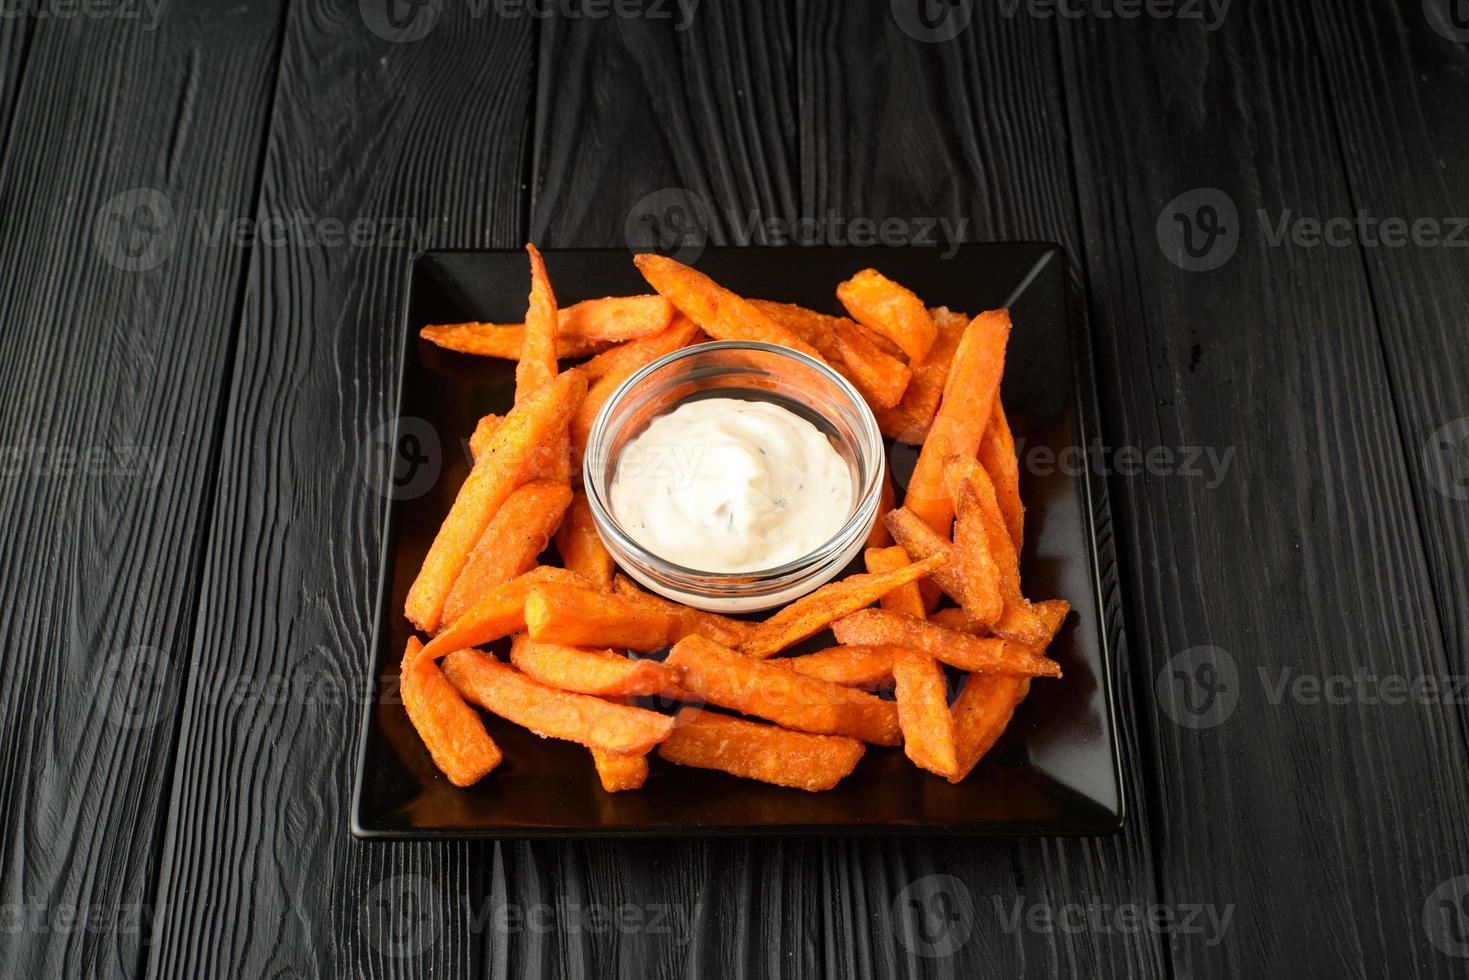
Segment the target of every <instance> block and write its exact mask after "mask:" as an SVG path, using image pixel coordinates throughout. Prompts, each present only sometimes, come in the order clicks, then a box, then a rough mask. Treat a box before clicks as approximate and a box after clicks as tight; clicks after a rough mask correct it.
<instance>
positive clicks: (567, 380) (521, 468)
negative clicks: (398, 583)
mask: <svg viewBox="0 0 1469 980" xmlns="http://www.w3.org/2000/svg"><path fill="white" fill-rule="evenodd" d="M585 394H586V381H585V379H583V378H582V376H581V374H580V373H579V372H577V371H576V370H574V369H573V370H571V371H567V372H565V373H563V374H560V375H558V376H557V377H556V378H554V379H553V380H552V381H551V382H550V383H549V384H545V385H542V386H541V387H540V388H538V389H537V390H536V391H535V392H533V393H532V394H530V395H529V396H527V397H526V399H525V400H524V401H523V402H522V403H521V404H519V405H517V406H516V407H515V408H514V409H512V410H511V412H510V414H509V415H507V416H506V417H505V421H504V422H503V423H501V424H500V426H499V427H498V428H496V430H495V433H494V435H493V436H492V437H491V438H490V440H489V445H487V446H486V447H485V451H484V454H483V455H482V456H480V457H479V458H478V459H476V460H475V464H474V469H472V470H471V471H470V473H469V477H468V478H467V479H466V480H465V481H464V485H463V486H461V487H460V488H459V495H458V496H457V497H456V498H455V499H454V505H453V506H452V507H451V508H450V509H449V514H448V516H447V517H445V518H444V523H443V525H442V526H441V527H440V528H439V533H438V535H437V536H436V537H435V538H434V542H433V545H432V546H430V548H429V551H428V555H427V556H425V558H424V560H423V567H422V568H421V569H420V570H419V572H418V577H417V578H416V579H415V580H414V582H413V585H412V587H411V588H410V589H409V590H408V600H407V602H406V603H405V609H404V612H405V613H406V615H407V616H408V619H409V620H410V621H411V622H412V623H413V624H414V625H415V626H417V627H418V628H419V629H420V630H423V631H424V632H425V633H432V632H434V631H435V630H436V629H438V626H439V621H440V619H441V617H442V616H443V612H444V601H445V600H446V599H447V598H448V597H449V590H450V589H451V588H453V586H454V580H455V579H457V578H458V577H459V572H460V571H461V570H462V569H463V568H464V563H465V562H466V561H467V560H468V558H469V551H470V549H471V548H473V547H474V544H475V542H476V541H478V540H479V536H480V535H481V534H483V533H484V530H485V525H487V524H489V522H490V518H491V517H492V516H494V513H495V511H497V510H499V509H500V505H501V504H503V503H504V502H505V498H506V497H508V496H510V494H511V492H512V491H513V490H514V489H515V488H516V487H518V486H519V485H520V484H522V483H525V482H526V478H527V476H528V475H530V473H531V471H532V470H533V469H534V468H535V467H536V465H537V462H538V460H540V459H541V457H542V452H541V451H542V450H543V449H544V447H545V445H546V444H547V443H548V442H549V443H554V442H555V440H556V437H557V436H558V435H559V433H560V431H561V430H562V429H563V427H564V426H565V425H566V424H567V422H568V421H569V420H570V418H571V415H572V413H573V412H574V411H576V407H577V406H578V405H579V404H580V403H581V400H582V398H583V397H584V396H585Z"/></svg>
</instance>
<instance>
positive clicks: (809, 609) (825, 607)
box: [740, 554, 949, 660]
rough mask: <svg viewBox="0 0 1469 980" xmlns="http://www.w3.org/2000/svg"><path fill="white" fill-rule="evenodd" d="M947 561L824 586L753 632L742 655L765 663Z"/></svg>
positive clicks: (927, 560) (932, 560)
mask: <svg viewBox="0 0 1469 980" xmlns="http://www.w3.org/2000/svg"><path fill="white" fill-rule="evenodd" d="M948 561H949V556H948V555H947V554H940V555H931V556H929V557H928V558H925V559H923V560H922V561H915V562H913V563H911V564H908V565H904V566H903V567H901V568H898V569H895V570H894V571H891V572H883V573H881V574H876V575H874V574H871V573H869V574H866V575H852V576H849V577H847V578H844V579H842V580H841V581H839V582H830V583H828V584H826V585H823V586H822V587H821V588H819V589H817V590H816V591H815V592H811V593H809V594H807V595H804V596H802V597H801V598H799V599H797V600H796V601H795V602H793V603H791V604H790V605H789V606H786V607H785V608H784V609H782V610H780V611H779V612H777V613H776V614H775V615H774V616H771V617H770V618H769V619H767V620H766V621H765V622H763V623H761V624H760V625H759V626H756V627H755V628H754V629H753V630H751V631H750V635H749V636H748V637H746V639H745V641H744V643H742V644H740V652H741V653H743V654H745V655H746V656H749V657H755V658H757V659H762V660H763V659H764V658H766V657H769V656H771V655H772V654H775V653H779V652H780V651H781V650H784V649H785V648H786V647H788V646H793V645H795V644H797V643H800V642H801V641H802V640H804V639H806V638H807V637H808V636H814V635H816V634H817V633H819V632H821V631H822V630H823V629H825V628H826V627H827V626H829V625H830V624H831V623H833V622H835V621H836V620H838V619H840V618H841V617H843V616H845V615H847V614H848V613H850V612H854V611H856V610H858V609H861V608H862V607H863V606H868V605H871V604H872V603H874V602H876V601H877V600H878V599H881V598H882V597H883V596H885V595H887V594H888V593H889V592H891V591H892V590H893V589H896V588H898V587H899V586H902V585H906V584H908V583H909V582H916V581H918V580H919V579H920V578H923V577H924V576H925V575H928V574H929V573H931V572H933V571H934V570H935V569H937V568H942V567H943V566H944V565H945V564H947V563H948Z"/></svg>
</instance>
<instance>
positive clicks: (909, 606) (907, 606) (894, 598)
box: [862, 545, 928, 619]
mask: <svg viewBox="0 0 1469 980" xmlns="http://www.w3.org/2000/svg"><path fill="white" fill-rule="evenodd" d="M862 560H863V561H864V562H865V563H866V565H867V570H868V571H869V572H872V573H873V574H877V575H881V574H882V573H884V572H896V571H897V570H898V569H900V568H902V567H903V566H904V565H907V564H910V563H911V562H912V561H913V559H911V558H909V557H908V552H906V551H904V550H903V549H902V547H901V546H899V545H894V546H893V547H891V548H868V549H867V550H866V551H865V552H863V554H862ZM877 604H878V605H880V606H882V608H884V609H891V610H892V611H893V612H900V613H907V614H908V615H909V616H917V617H918V618H919V619H922V618H923V617H924V616H925V615H926V614H927V612H928V610H927V609H925V608H924V606H923V596H922V595H920V594H919V592H918V583H917V582H908V583H907V584H905V585H900V586H898V587H897V588H896V589H893V590H892V591H890V592H887V593H885V594H884V595H883V596H882V598H880V599H878V600H877Z"/></svg>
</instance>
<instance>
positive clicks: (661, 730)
mask: <svg viewBox="0 0 1469 980" xmlns="http://www.w3.org/2000/svg"><path fill="white" fill-rule="evenodd" d="M443 670H444V676H445V677H447V678H448V679H449V683H450V684H453V685H454V686H455V687H456V688H458V689H459V693H461V694H463V695H464V697H465V698H467V699H468V700H469V701H472V702H473V703H475V704H477V705H479V706H480V707H481V708H483V709H484V710H486V711H488V712H490V713H491V714H494V715H499V716H500V717H501V718H504V719H505V720H507V721H511V722H514V723H515V724H517V725H519V726H520V727H522V728H528V729H530V730H531V731H533V732H535V733H536V734H537V735H539V736H541V737H542V738H560V739H565V740H567V741H568V742H577V743H580V744H581V745H585V746H586V747H587V748H589V749H600V750H602V751H603V752H611V753H614V754H616V755H642V754H644V753H646V752H648V751H650V750H651V749H652V748H653V746H655V745H657V744H658V743H659V742H661V741H663V740H664V739H665V738H667V737H668V733H669V732H670V731H671V730H672V729H673V719H672V718H670V717H668V716H667V715H660V714H659V713H658V712H656V711H645V710H643V709H642V708H633V707H630V706H628V705H625V704H613V703H612V702H610V701H603V700H602V699H601V698H593V697H588V696H587V695H585V694H572V693H570V692H568V691H558V690H556V689H555V688H554V687H547V686H546V685H545V684H541V683H539V682H538V681H533V680H531V679H530V678H529V677H526V676H525V675H524V674H522V673H520V672H519V671H517V670H515V668H513V667H510V666H508V665H506V664H502V663H501V662H500V661H498V660H496V659H495V658H494V657H492V656H490V655H489V654H488V653H482V652H481V651H479V650H456V651H454V652H453V653H451V654H449V655H448V656H447V657H445V658H444V666H443Z"/></svg>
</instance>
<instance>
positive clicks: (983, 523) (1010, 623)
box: [944, 456, 1046, 646]
mask: <svg viewBox="0 0 1469 980" xmlns="http://www.w3.org/2000/svg"><path fill="white" fill-rule="evenodd" d="M944 482H945V484H946V485H947V486H948V488H949V492H950V496H951V497H952V498H954V499H961V498H962V503H963V506H964V507H965V508H966V511H965V519H964V521H963V523H964V524H965V526H966V527H967V528H968V529H969V530H968V532H967V533H968V537H967V538H966V540H967V541H969V542H970V544H971V545H973V550H972V553H973V554H977V553H978V551H979V550H980V548H982V547H987V548H988V551H989V554H990V556H991V558H992V559H993V561H994V565H995V569H996V572H997V578H996V580H995V581H996V582H997V584H998V588H999V596H1000V602H1001V609H1000V611H999V612H998V613H997V615H995V616H994V617H993V618H990V619H984V618H982V617H981V616H979V615H978V614H976V613H975V612H974V611H973V610H972V609H971V606H970V604H969V603H965V604H964V609H965V611H966V612H969V613H970V615H971V617H972V618H973V619H974V620H975V622H977V623H983V624H985V625H987V626H989V627H990V630H991V632H993V633H994V634H995V635H997V636H1002V637H1005V638H1006V639H1010V640H1015V641H1016V642H1019V643H1024V644H1027V645H1029V646H1036V645H1038V644H1039V643H1040V641H1041V638H1042V637H1043V636H1045V635H1046V629H1045V624H1044V623H1042V622H1041V620H1040V618H1039V617H1038V616H1036V614H1035V611H1034V610H1033V609H1032V608H1031V605H1030V602H1029V601H1027V600H1026V598H1025V597H1024V596H1023V595H1022V594H1021V592H1020V559H1019V556H1017V555H1016V553H1015V546H1014V544H1013V542H1011V540H1010V532H1009V531H1008V530H1007V529H1006V527H1005V518H1004V515H1003V513H1001V511H1000V504H999V501H998V500H997V499H996V496H995V488H994V484H993V483H991V482H990V478H989V473H988V472H986V471H985V468H984V467H983V466H981V465H979V462H978V461H977V460H975V459H974V457H972V456H950V457H948V458H946V459H945V460H944ZM956 533H957V532H956ZM981 538H982V539H983V540H984V541H985V542H986V544H985V545H980V544H979V543H978V542H979V540H980V539H981ZM966 588H968V589H969V591H970V592H975V589H974V588H971V587H970V583H968V582H967V581H966ZM987 608H991V607H987Z"/></svg>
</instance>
